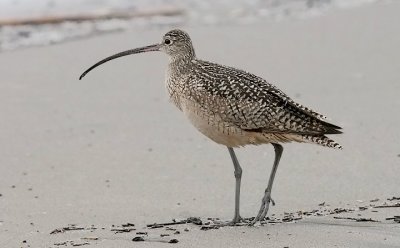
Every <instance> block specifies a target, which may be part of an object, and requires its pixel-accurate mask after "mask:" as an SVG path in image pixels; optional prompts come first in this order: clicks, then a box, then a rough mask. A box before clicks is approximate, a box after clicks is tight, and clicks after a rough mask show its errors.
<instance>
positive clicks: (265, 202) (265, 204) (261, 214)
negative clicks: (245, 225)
mask: <svg viewBox="0 0 400 248" xmlns="http://www.w3.org/2000/svg"><path fill="white" fill-rule="evenodd" d="M270 203H272V206H275V201H274V200H272V198H271V191H268V190H267V191H266V192H265V195H264V197H263V199H262V201H261V207H260V210H259V211H258V214H257V216H256V217H255V218H254V219H253V220H252V221H251V222H250V223H249V225H250V226H254V224H256V223H257V222H258V221H260V222H261V221H262V220H264V219H265V216H266V215H267V213H268V210H269V204H270Z"/></svg>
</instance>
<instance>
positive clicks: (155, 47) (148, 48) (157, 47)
mask: <svg viewBox="0 0 400 248" xmlns="http://www.w3.org/2000/svg"><path fill="white" fill-rule="evenodd" d="M160 47H161V44H154V45H150V46H145V47H140V48H135V49H131V50H127V51H124V52H120V53H117V54H114V55H112V56H110V57H107V58H105V59H103V60H100V61H99V62H97V63H96V64H94V65H92V66H91V67H90V68H89V69H87V70H86V71H85V72H84V73H82V75H81V76H80V77H79V80H81V79H82V78H83V77H84V76H86V74H88V73H89V72H90V71H91V70H93V69H94V68H96V67H97V66H99V65H101V64H104V63H106V62H107V61H110V60H113V59H116V58H119V57H123V56H127V55H131V54H136V53H144V52H151V51H159V50H160Z"/></svg>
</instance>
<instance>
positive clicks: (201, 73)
mask: <svg viewBox="0 0 400 248" xmlns="http://www.w3.org/2000/svg"><path fill="white" fill-rule="evenodd" d="M150 51H162V52H165V53H166V54H167V55H168V57H169V64H168V69H167V74H166V78H165V83H166V88H167V91H168V94H169V97H170V99H171V101H172V102H173V103H174V104H175V105H176V106H177V107H178V108H179V109H180V110H181V111H182V112H183V113H184V114H185V115H186V116H187V118H188V119H189V120H190V122H191V123H192V124H193V125H194V126H195V127H196V128H197V129H198V130H199V131H200V132H201V133H202V134H204V135H205V136H207V137H208V138H210V139H211V140H213V141H215V142H216V143H218V144H221V145H225V146H226V147H227V148H228V151H229V154H230V156H231V159H232V162H233V166H234V168H235V178H236V191H235V215H234V218H233V220H232V221H230V222H228V223H225V224H231V225H234V224H236V223H238V222H241V221H243V219H242V218H241V217H240V214H239V199H240V181H241V176H242V168H241V167H240V165H239V161H238V160H237V158H236V155H235V152H234V150H233V148H234V147H241V146H245V145H260V144H267V143H271V144H272V145H273V146H274V149H275V161H274V164H273V167H272V171H271V174H270V178H269V182H268V186H267V188H266V189H265V194H264V196H263V198H262V202H261V207H260V210H259V211H258V214H257V216H256V217H255V218H254V219H253V220H252V221H251V223H250V224H251V225H253V224H254V223H256V222H257V221H261V220H264V218H265V216H266V214H267V212H268V209H269V204H270V202H272V203H274V202H273V200H272V198H271V190H272V184H273V182H274V178H275V173H276V170H277V168H278V164H279V160H280V158H281V155H282V152H283V147H282V145H280V143H286V142H291V141H296V142H307V143H315V144H319V145H322V146H327V147H332V148H338V149H341V146H340V145H339V144H338V143H336V142H335V141H333V140H331V139H329V138H328V137H326V136H325V135H326V134H340V133H342V132H341V131H340V130H339V129H341V128H340V127H338V126H335V125H333V124H330V123H328V122H326V121H324V119H325V118H326V117H325V116H323V115H321V114H319V113H317V112H315V111H313V110H311V109H309V108H307V107H304V106H302V105H300V104H298V103H296V102H294V101H293V100H292V99H291V98H290V97H288V96H287V95H286V94H285V93H283V92H282V91H281V90H279V89H278V88H277V87H275V86H274V85H272V84H270V83H268V82H267V81H266V80H264V79H262V78H260V77H257V76H255V75H253V74H250V73H248V72H246V71H243V70H239V69H235V68H232V67H228V66H223V65H218V64H214V63H211V62H207V61H204V60H199V59H197V58H196V55H195V52H194V48H193V45H192V41H191V39H190V37H189V35H188V34H187V33H186V32H184V31H182V30H178V29H176V30H172V31H169V32H168V33H166V34H165V35H164V36H163V39H162V42H161V43H158V44H154V45H150V46H145V47H141V48H136V49H132V50H128V51H124V52H121V53H117V54H115V55H112V56H110V57H107V58H105V59H103V60H101V61H99V62H97V63H96V64H94V65H93V66H92V67H90V68H89V69H87V70H86V71H85V72H84V73H83V74H82V75H81V76H80V78H79V79H82V78H83V77H84V76H85V75H86V74H87V73H88V72H89V71H91V70H92V69H94V68H95V67H97V66H99V65H101V64H103V63H105V62H107V61H109V60H112V59H115V58H118V57H122V56H126V55H130V54H136V53H143V52H150Z"/></svg>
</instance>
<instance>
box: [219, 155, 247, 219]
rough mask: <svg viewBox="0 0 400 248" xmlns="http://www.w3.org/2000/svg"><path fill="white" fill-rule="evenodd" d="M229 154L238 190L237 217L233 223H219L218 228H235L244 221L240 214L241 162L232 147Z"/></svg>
mask: <svg viewBox="0 0 400 248" xmlns="http://www.w3.org/2000/svg"><path fill="white" fill-rule="evenodd" d="M228 151H229V154H230V155H231V159H232V162H233V166H234V167H235V179H236V189H235V216H234V217H233V219H232V221H229V222H223V223H218V224H217V226H234V225H236V224H237V223H240V222H241V221H243V219H242V217H240V214H239V205H240V182H241V179H242V168H241V167H240V164H239V161H238V160H237V158H236V155H235V151H234V150H233V148H232V147H228Z"/></svg>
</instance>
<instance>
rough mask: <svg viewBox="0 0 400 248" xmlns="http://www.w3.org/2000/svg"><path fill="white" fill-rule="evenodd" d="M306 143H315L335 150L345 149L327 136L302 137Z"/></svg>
mask: <svg viewBox="0 0 400 248" xmlns="http://www.w3.org/2000/svg"><path fill="white" fill-rule="evenodd" d="M301 137H302V139H303V141H304V142H309V143H315V144H319V145H322V146H326V147H331V148H335V149H340V150H341V149H343V147H342V146H341V145H339V144H338V143H336V142H335V141H334V140H331V139H330V138H328V137H326V136H325V135H318V136H314V135H302V136H301Z"/></svg>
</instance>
